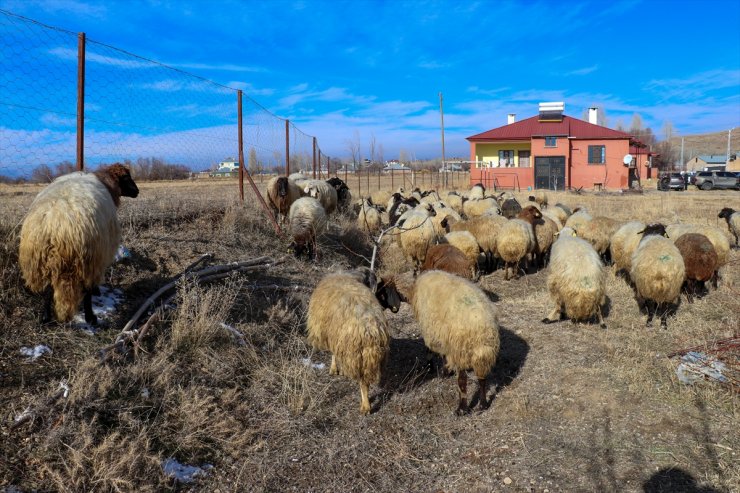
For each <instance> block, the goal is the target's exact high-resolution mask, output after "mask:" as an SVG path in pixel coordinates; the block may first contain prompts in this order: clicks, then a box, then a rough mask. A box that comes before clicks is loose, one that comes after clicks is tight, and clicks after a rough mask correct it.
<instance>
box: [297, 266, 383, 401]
mask: <svg viewBox="0 0 740 493" xmlns="http://www.w3.org/2000/svg"><path fill="white" fill-rule="evenodd" d="M306 326H307V329H308V342H309V343H310V344H311V345H312V346H313V347H314V348H316V349H318V350H325V351H331V353H332V356H331V368H330V370H329V373H330V374H331V375H337V374H340V373H341V374H342V375H345V376H347V377H349V378H351V379H352V380H354V381H356V382H357V383H359V385H360V412H361V413H362V414H369V413H370V399H369V397H368V393H369V389H370V384H373V383H378V381H379V380H380V375H381V371H382V369H383V366H384V364H385V360H386V358H387V356H388V350H389V348H390V340H391V338H390V335H389V333H388V322H387V321H386V318H385V314H384V313H383V308H382V307H381V306H380V304H379V303H378V300H377V299H376V297H375V293H374V292H373V291H372V290H371V289H368V287H367V286H366V285H365V284H363V283H361V282H359V281H358V279H357V276H356V275H353V274H345V273H337V274H329V275H328V276H326V277H324V279H322V280H321V282H319V284H318V285H317V286H316V289H315V290H314V292H313V294H312V295H311V300H310V301H309V303H308V319H307V323H306Z"/></svg>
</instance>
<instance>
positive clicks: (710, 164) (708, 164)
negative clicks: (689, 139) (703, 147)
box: [686, 154, 727, 171]
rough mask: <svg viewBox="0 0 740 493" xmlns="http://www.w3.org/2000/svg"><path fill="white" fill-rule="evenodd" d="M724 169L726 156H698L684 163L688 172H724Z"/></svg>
mask: <svg viewBox="0 0 740 493" xmlns="http://www.w3.org/2000/svg"><path fill="white" fill-rule="evenodd" d="M726 167H727V155H726V154H700V155H698V156H696V157H693V158H691V159H689V161H688V162H687V163H686V169H687V170H689V171H705V170H706V171H724V170H725V168H726Z"/></svg>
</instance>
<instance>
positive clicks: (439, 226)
mask: <svg viewBox="0 0 740 493" xmlns="http://www.w3.org/2000/svg"><path fill="white" fill-rule="evenodd" d="M427 203H428V204H430V205H431V206H432V207H433V208H434V211H435V212H436V213H437V215H436V216H434V217H432V224H434V233H435V234H436V235H437V236H439V237H442V236H444V235H445V233H447V228H448V226H447V224H448V223H449V224H452V223H455V222H457V221H462V217H460V214H458V213H457V212H455V210H454V209H452V208H451V207H449V206H447V204H445V203H444V202H442V201H441V200H438V201H437V202H427Z"/></svg>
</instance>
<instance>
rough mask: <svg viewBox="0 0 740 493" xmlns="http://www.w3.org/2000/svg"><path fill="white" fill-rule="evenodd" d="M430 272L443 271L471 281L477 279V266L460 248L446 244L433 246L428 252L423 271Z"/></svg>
mask: <svg viewBox="0 0 740 493" xmlns="http://www.w3.org/2000/svg"><path fill="white" fill-rule="evenodd" d="M428 270H443V271H445V272H449V273H450V274H455V275H456V276H460V277H464V278H465V279H470V280H473V279H475V278H476V275H475V271H476V269H475V264H474V263H473V262H471V261H470V259H469V258H468V257H467V255H465V254H464V253H463V252H462V251H461V250H460V249H459V248H457V247H456V246H454V245H449V244H446V243H441V244H439V245H432V246H430V247H429V249H428V250H427V255H426V257H425V258H424V263H423V264H422V266H421V271H422V272H425V271H428Z"/></svg>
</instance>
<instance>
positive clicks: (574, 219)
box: [563, 209, 593, 234]
mask: <svg viewBox="0 0 740 493" xmlns="http://www.w3.org/2000/svg"><path fill="white" fill-rule="evenodd" d="M592 219H593V218H592V217H591V214H589V213H588V212H587V211H586V210H585V209H580V210H579V211H577V212H574V213H573V215H572V216H570V217H569V218H568V220H567V221H565V224H564V225H563V226H567V227H569V228H573V229H574V230H575V231H576V234H579V233H580V232H581V230H583V229H585V228H586V226H587V225H588V223H589V222H591V220H592Z"/></svg>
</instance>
